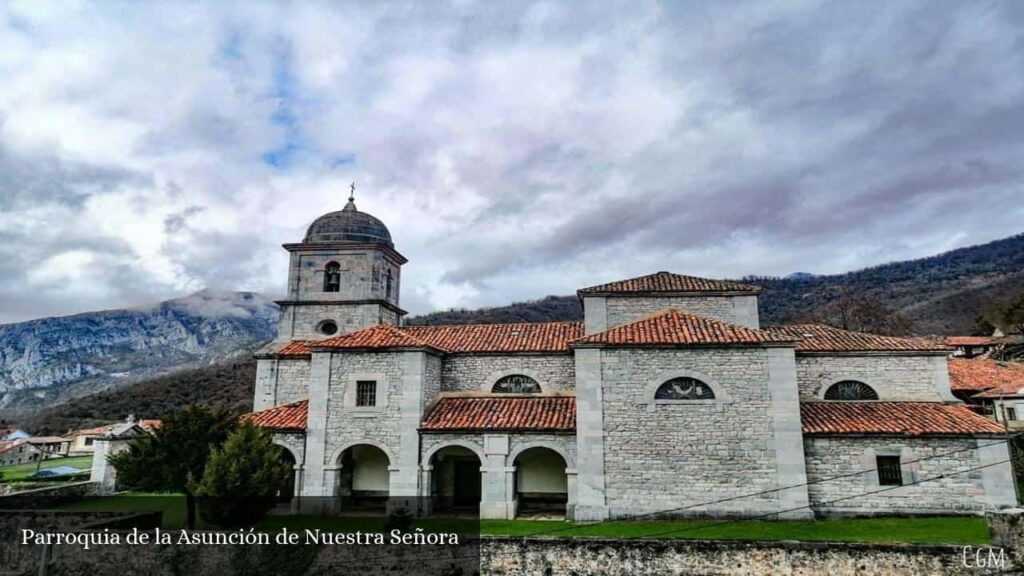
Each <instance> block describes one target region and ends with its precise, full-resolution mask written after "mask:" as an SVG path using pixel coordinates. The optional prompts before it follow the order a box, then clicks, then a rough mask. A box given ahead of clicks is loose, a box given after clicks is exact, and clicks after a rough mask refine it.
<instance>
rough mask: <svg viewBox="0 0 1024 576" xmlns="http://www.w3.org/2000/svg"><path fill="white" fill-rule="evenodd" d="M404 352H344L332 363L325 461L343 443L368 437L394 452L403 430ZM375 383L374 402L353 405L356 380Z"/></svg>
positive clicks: (332, 463)
mask: <svg viewBox="0 0 1024 576" xmlns="http://www.w3.org/2000/svg"><path fill="white" fill-rule="evenodd" d="M404 354H405V353H403V352H368V353H354V352H346V353H345V354H338V355H336V356H335V359H334V361H333V362H332V365H331V376H330V392H329V394H328V399H327V426H326V429H327V430H326V445H325V450H324V457H325V461H324V464H325V465H328V466H331V465H334V464H335V462H333V461H332V456H333V457H336V456H337V450H338V449H339V448H341V447H342V446H344V445H346V444H350V443H352V442H358V441H363V440H369V441H373V442H378V443H381V444H384V445H386V446H387V447H388V449H389V450H390V451H391V454H392V456H394V455H397V454H398V453H399V449H400V438H401V432H402V426H401V424H402V419H401V399H402V377H403V376H404V375H405V374H404V367H405V363H404V362H403V360H404V359H405V358H404ZM358 380H374V381H376V382H377V405H376V406H373V407H357V406H356V405H355V393H356V382H357V381H358Z"/></svg>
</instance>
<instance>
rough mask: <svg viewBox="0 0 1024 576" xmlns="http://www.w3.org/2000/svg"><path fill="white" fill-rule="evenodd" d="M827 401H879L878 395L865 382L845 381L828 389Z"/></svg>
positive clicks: (826, 393)
mask: <svg viewBox="0 0 1024 576" xmlns="http://www.w3.org/2000/svg"><path fill="white" fill-rule="evenodd" d="M825 400H878V393H877V392H875V390H874V389H873V388H872V387H871V386H868V385H867V384H865V383H863V382H859V381H857V380H843V381H842V382H836V383H835V384H833V385H831V386H829V387H828V390H826V391H825Z"/></svg>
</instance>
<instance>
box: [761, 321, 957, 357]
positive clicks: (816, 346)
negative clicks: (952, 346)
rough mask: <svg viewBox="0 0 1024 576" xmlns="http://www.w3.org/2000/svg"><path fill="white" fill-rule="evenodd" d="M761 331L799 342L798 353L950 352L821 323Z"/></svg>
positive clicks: (927, 342)
mask: <svg viewBox="0 0 1024 576" xmlns="http://www.w3.org/2000/svg"><path fill="white" fill-rule="evenodd" d="M764 330H767V331H769V332H774V333H777V334H785V335H787V336H790V337H794V338H796V339H798V340H799V341H800V342H799V343H798V344H797V345H796V350H797V352H943V353H946V352H949V347H947V346H946V345H944V344H941V343H939V342H934V341H931V340H927V339H924V338H900V337H896V336H881V335H879V334H868V333H867V332H854V331H852V330H843V329H841V328H833V327H832V326H825V325H824V324H782V325H778V326H766V327H765V328H764Z"/></svg>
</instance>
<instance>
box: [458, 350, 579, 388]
mask: <svg viewBox="0 0 1024 576" xmlns="http://www.w3.org/2000/svg"><path fill="white" fill-rule="evenodd" d="M575 370H576V368H575V364H574V363H573V358H572V356H571V355H570V354H549V355H539V354H487V355H477V354H459V355H451V356H447V357H446V358H445V359H444V364H443V367H442V391H444V392H454V391H476V392H479V391H481V390H484V391H488V392H489V391H490V389H491V386H492V385H493V384H494V382H495V381H496V380H497V379H498V378H501V377H502V376H507V375H509V374H524V375H526V376H529V377H531V378H533V379H534V380H536V381H537V382H539V383H540V386H541V390H542V391H544V392H548V391H554V390H572V389H573V388H574V387H575V378H576V375H575Z"/></svg>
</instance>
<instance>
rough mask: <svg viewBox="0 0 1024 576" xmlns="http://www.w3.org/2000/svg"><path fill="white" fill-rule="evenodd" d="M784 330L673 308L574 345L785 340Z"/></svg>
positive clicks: (787, 341)
mask: <svg viewBox="0 0 1024 576" xmlns="http://www.w3.org/2000/svg"><path fill="white" fill-rule="evenodd" d="M794 340H796V339H795V338H793V337H790V336H788V335H786V334H779V333H775V332H766V331H764V330H755V329H753V328H746V327H743V326H737V325H735V324H728V323H725V322H721V321H718V320H714V319H712V318H708V317H706V316H698V315H696V314H686V313H683V312H680V311H679V310H676V309H672V308H670V309H667V310H662V311H661V312H658V313H656V314H652V315H650V316H647V317H644V318H641V319H639V320H636V321H635V322H630V323H629V324H623V325H622V326H616V327H614V328H611V329H609V330H605V331H604V332H598V333H597V334H591V335H590V336H586V337H584V338H580V339H579V340H576V341H574V342H573V345H574V346H587V345H595V346H602V347H603V346H700V345H705V344H787V343H791V342H793V341H794Z"/></svg>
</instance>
